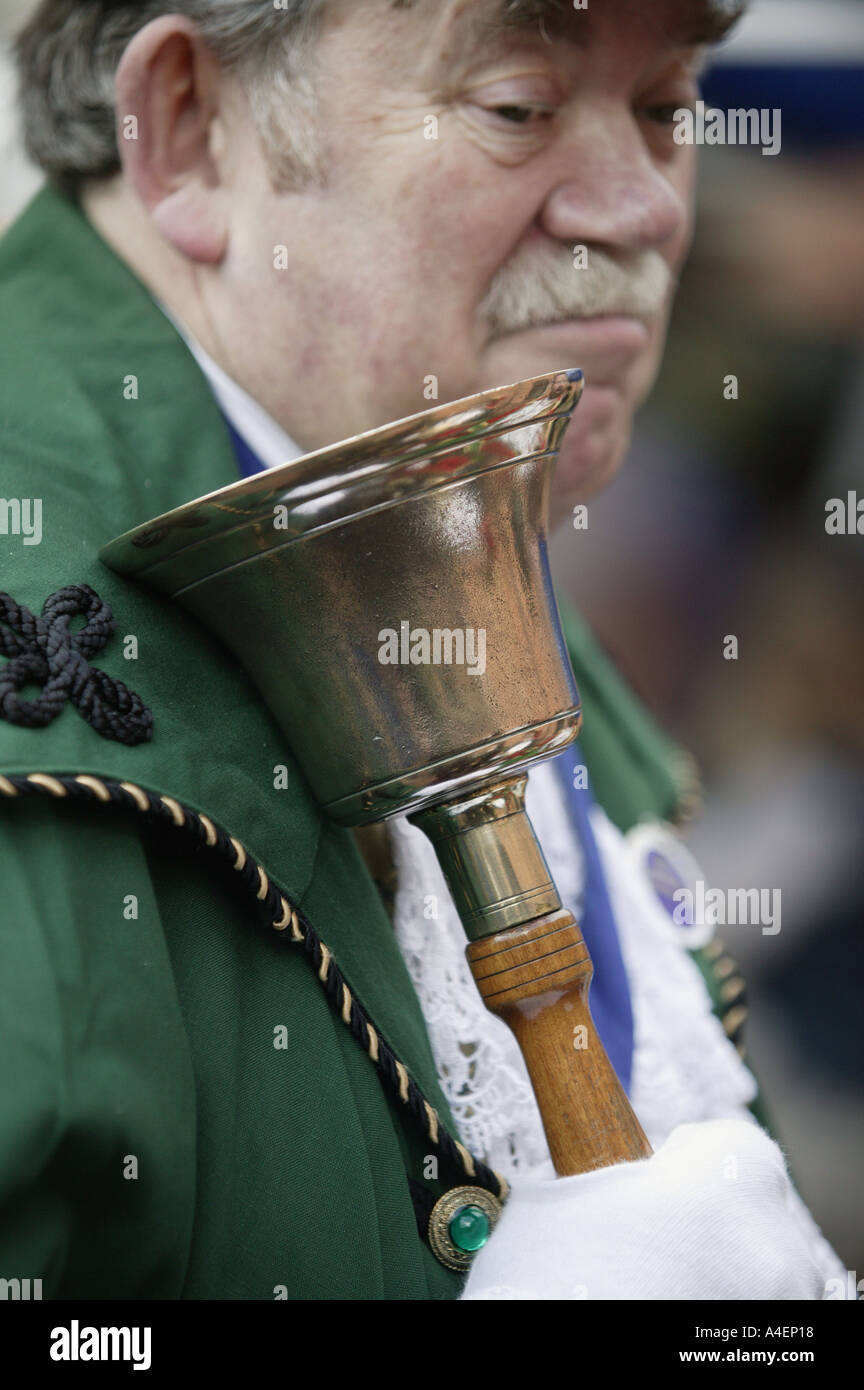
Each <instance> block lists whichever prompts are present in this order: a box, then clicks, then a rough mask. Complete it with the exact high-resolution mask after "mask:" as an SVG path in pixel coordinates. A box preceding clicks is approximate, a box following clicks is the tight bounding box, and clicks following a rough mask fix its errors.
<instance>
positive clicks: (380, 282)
mask: <svg viewBox="0 0 864 1390" xmlns="http://www.w3.org/2000/svg"><path fill="white" fill-rule="evenodd" d="M497 8H498V7H497V6H496V5H495V4H494V3H493V4H489V3H486V0H445V2H444V3H442V2H441V0H416V3H415V5H414V6H413V7H412V8H410V9H407V10H405V9H397V10H392V9H391V8H390V7H389V6H387V5H384V4H382V3H381V0H363V2H361V3H357V0H351V3H347V0H346V3H337V4H335V5H334V7H333V13H332V16H331V18H330V20H329V22H328V24H327V26H326V28H325V30H324V32H323V35H322V37H321V40H320V44H319V47H318V50H317V78H316V91H317V94H318V102H319V106H318V113H319V121H320V131H321V144H322V156H323V169H324V175H325V177H324V179H323V181H322V182H321V183H320V184H317V185H314V186H309V187H305V188H303V189H301V190H300V191H295V192H287V193H276V192H274V191H273V190H272V188H271V187H270V185H269V182H268V178H267V175H266V172H265V169H264V166H263V162H262V160H261V158H260V157H259V156H257V155H256V154H255V152H254V149H253V145H254V140H253V137H252V134H251V127H250V128H249V129H248V130H246V131H245V132H243V131H238V132H236V133H235V134H234V136H233V137H232V138H233V139H234V140H235V142H237V144H238V145H240V144H241V142H243V141H246V142H248V148H246V149H244V150H243V151H242V158H237V162H236V171H237V172H236V188H235V196H234V197H233V198H232V201H231V214H230V216H231V226H230V237H229V244H228V252H227V256H226V259H225V261H224V262H223V265H222V266H221V268H220V269H221V274H220V277H219V284H220V288H219V293H218V296H217V298H216V300H215V302H213V303H211V305H210V312H211V319H212V320H213V322H214V325H215V327H216V330H217V332H218V336H219V340H220V342H221V344H222V345H223V351H224V352H225V353H226V354H227V355H228V357H229V358H230V361H229V364H228V365H229V370H231V371H232V372H233V374H234V375H235V377H237V378H238V379H239V380H240V381H241V382H242V383H243V384H244V385H245V386H246V387H247V389H249V390H250V391H251V392H252V393H253V394H254V395H256V396H257V397H258V399H259V400H261V401H262V403H263V404H264V405H265V406H266V407H267V408H268V409H269V410H270V411H271V413H272V414H274V415H275V416H276V417H277V418H278V419H280V420H281V422H282V423H283V424H284V425H285V427H286V428H287V429H288V430H289V431H290V432H291V433H292V434H293V435H294V437H295V438H296V439H297V440H298V442H299V443H300V444H301V446H302V447H303V448H305V449H307V450H308V449H312V448H317V447H321V446H323V445H325V444H328V443H331V442H333V441H335V440H337V439H341V438H345V437H347V436H349V435H351V434H354V433H358V432H360V431H361V430H365V429H370V428H374V427H376V426H378V425H382V424H384V423H386V422H388V421H390V420H394V419H397V418H399V417H402V416H405V415H409V414H413V413H415V412H416V411H420V410H424V409H427V408H428V407H429V405H430V395H429V390H428V388H429V379H430V377H434V378H437V389H438V396H437V399H439V400H440V401H442V402H443V401H447V400H453V399H458V398H459V397H461V396H466V395H470V394H472V393H474V392H475V391H479V390H482V389H484V388H487V387H492V386H499V385H502V384H505V383H508V382H512V381H518V380H520V379H522V378H525V377H530V376H535V375H538V374H540V373H543V372H547V371H554V370H557V369H559V368H570V367H582V368H583V369H584V371H585V375H586V380H587V386H586V390H585V394H584V397H583V400H582V402H581V404H580V406H579V407H578V409H577V411H576V414H575V416H574V420H573V423H572V424H571V426H570V429H569V432H568V435H567V437H566V438H565V442H564V447H563V449H562V454H561V459H560V461H559V465H558V470H557V480H556V499H555V500H556V509H557V511H558V513H559V514H560V513H561V512H562V510H565V509H567V508H569V506H571V505H572V503H573V502H574V501H576V500H579V499H581V498H583V497H585V496H588V495H590V494H591V493H592V492H593V491H594V490H595V489H596V488H597V487H598V486H600V485H602V484H603V483H604V482H605V481H606V480H607V479H608V478H609V476H610V475H611V473H612V472H613V471H614V469H615V468H616V467H617V466H618V464H619V462H620V460H621V457H622V455H623V452H624V450H625V449H626V446H627V443H628V440H629V431H630V423H631V417H632V413H633V411H634V409H635V408H636V406H637V405H638V404H639V403H640V401H641V400H642V399H643V398H644V396H645V395H646V393H647V391H648V390H649V389H650V386H651V384H652V382H653V380H654V377H655V374H656V371H657V367H658V363H659V359H660V355H661V351H662V347H663V342H664V338H665V329H666V320H667V312H668V307H669V299H670V296H671V291H672V288H673V287H674V281H675V275H676V272H677V270H678V268H679V266H680V264H681V261H682V259H683V257H684V254H685V252H686V249H687V245H688V242H689V237H690V230H691V195H692V182H693V152H692V149H691V148H689V147H687V146H683V147H682V146H679V145H677V144H676V143H675V141H674V139H673V135H672V130H673V127H672V113H673V112H674V110H675V109H676V108H677V107H681V106H684V105H687V104H689V103H691V102H692V101H693V100H695V98H696V96H697V95H698V92H697V88H696V71H697V66H698V62H699V59H700V58H701V50H700V49H698V48H697V47H696V46H695V44H694V43H693V42H691V41H690V40H691V39H692V36H691V35H690V34H689V32H688V31H687V30H686V26H684V29H683V31H682V25H681V21H682V19H684V20H686V18H687V14H688V11H689V10H690V8H691V6H690V4H689V3H688V0H654V3H652V4H650V5H645V4H644V3H639V0H603V2H602V3H597V4H594V3H592V4H591V5H590V6H589V8H588V9H586V10H575V9H574V10H570V9H569V7H568V6H567V5H566V4H565V5H562V7H561V8H562V11H563V12H564V16H563V19H562V20H561V21H560V22H558V23H556V24H555V25H554V26H553V25H552V24H548V23H547V24H546V25H544V27H543V29H542V30H540V29H538V26H537V24H536V23H534V24H529V25H528V26H526V27H514V28H508V29H506V30H503V31H501V32H497V33H491V32H489V31H487V32H485V33H484V31H483V29H482V28H478V25H477V21H478V19H479V18H481V17H483V16H484V15H486V16H488V15H490V14H494V13H495V11H496V9H497ZM685 38H686V40H687V41H685ZM279 245H284V246H285V247H287V251H288V256H287V268H282V269H276V268H274V251H273V248H274V247H275V246H279ZM578 248H584V249H583V250H579V249H578ZM282 264H283V266H284V264H285V262H284V259H283V262H282ZM432 399H435V398H434V397H432Z"/></svg>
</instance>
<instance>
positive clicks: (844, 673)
mask: <svg viewBox="0 0 864 1390" xmlns="http://www.w3.org/2000/svg"><path fill="white" fill-rule="evenodd" d="M32 8H33V0H0V226H2V225H3V223H4V222H6V221H8V220H9V219H10V218H11V217H13V216H14V215H15V213H16V212H17V211H18V210H19V209H20V208H21V207H22V206H23V204H24V203H25V202H26V200H27V199H28V197H29V196H30V195H31V193H32V192H33V191H34V190H35V188H36V187H38V184H39V178H38V176H37V175H36V174H35V172H34V171H33V170H32V169H30V168H29V167H28V165H27V163H26V160H25V159H24V157H23V155H22V154H21V152H20V149H19V144H18V138H17V131H16V123H15V118H14V86H13V81H12V76H11V67H10V64H9V60H8V53H7V49H8V41H9V39H10V37H11V35H12V34H13V32H14V31H15V29H16V27H17V25H18V23H20V21H21V20H22V19H23V18H24V16H25V15H26V14H27V13H28V12H29V11H30V10H31V9H32ZM704 96H705V99H706V101H707V102H708V104H709V105H713V106H718V107H722V108H726V109H728V108H738V107H744V108H749V107H757V108H763V107H767V108H771V109H773V108H775V107H779V108H780V109H781V110H782V122H783V124H782V151H781V153H780V154H779V155H777V156H776V157H764V156H763V155H762V154H761V151H760V150H759V148H752V147H751V148H733V147H728V146H727V147H723V146H715V147H709V148H705V149H703V151H702V171H701V189H700V206H699V222H698V232H697V237H696V242H695V246H694V250H693V254H692V257H691V259H690V262H689V265H688V268H687V271H686V273H685V276H684V279H683V281H682V285H681V290H680V293H679V296H678V302H677V307H676V312H675V317H674V320H673V325H672V333H671V337H670V343H669V350H668V353H667V357H666V362H665V366H664V370H663V373H662V376H661V379H660V382H659V385H658V388H657V390H656V391H655V393H654V395H653V396H652V399H651V401H650V404H649V405H648V406H647V407H646V408H645V410H644V411H643V412H642V414H641V416H640V419H639V420H638V422H637V429H636V435H635V443H634V447H633V449H632V451H631V455H630V458H629V461H628V465H627V467H626V469H625V470H624V471H623V473H622V474H621V476H620V477H619V478H618V480H617V481H616V482H615V483H614V484H613V485H612V487H610V488H609V490H608V491H607V492H606V493H605V494H604V495H603V496H602V497H601V498H598V499H596V500H595V501H593V502H592V503H591V505H590V508H589V526H588V530H587V531H582V530H580V531H575V530H569V531H568V530H563V531H562V532H561V533H559V535H558V536H557V538H556V541H555V543H554V546H553V563H554V565H555V569H556V575H557V579H558V583H559V585H560V586H561V588H562V589H563V590H564V591H565V592H566V593H568V594H569V595H570V596H571V598H572V599H573V600H574V602H575V603H576V605H577V606H578V607H579V609H580V610H581V611H582V613H583V614H584V615H585V616H586V617H587V618H588V619H589V621H590V622H591V623H592V625H593V626H594V628H595V631H596V632H597V634H598V635H599V637H600V639H601V641H602V642H603V643H604V645H605V646H606V647H607V649H608V650H609V651H610V652H611V653H612V655H613V656H614V658H615V660H616V661H617V663H618V665H619V666H620V667H621V669H622V670H623V671H624V673H625V674H626V675H627V676H628V677H629V679H630V681H631V682H632V684H633V685H634V686H635V688H636V689H637V690H638V691H639V693H640V694H641V695H642V697H643V698H644V700H645V701H646V703H647V704H648V706H649V707H650V708H651V709H652V711H653V712H654V714H655V715H656V717H657V718H658V719H659V721H660V722H661V723H662V724H663V725H664V726H665V727H666V728H667V729H668V730H669V731H670V732H671V733H672V734H673V735H674V736H676V737H677V738H678V740H679V741H680V742H681V743H682V744H683V745H684V746H685V747H686V748H687V749H688V750H689V751H690V752H691V753H692V754H693V755H694V757H695V758H696V760H697V762H698V764H699V766H700V769H701V774H702V782H703V792H704V806H703V809H702V811H701V813H700V815H699V816H698V818H697V819H696V821H695V822H694V823H693V824H692V825H691V826H690V828H689V832H688V839H689V843H690V846H691V848H692V849H693V850H694V852H695V854H696V856H697V858H698V859H699V860H700V861H701V864H702V866H703V869H704V871H705V877H706V880H707V881H708V882H709V883H711V884H713V885H715V886H717V887H721V888H736V887H744V888H753V887H762V888H769V889H778V888H779V889H780V890H781V892H782V930H781V932H780V933H779V935H776V936H765V935H763V934H762V932H761V930H760V928H759V927H754V926H740V927H726V928H724V929H723V930H722V933H721V934H722V936H723V938H724V940H725V942H726V944H727V946H728V948H729V950H730V952H731V953H732V955H734V956H736V957H737V959H738V960H739V961H740V963H741V965H742V967H743V969H744V973H745V976H746V978H747V980H748V984H749V989H750V1021H749V1034H748V1039H749V1050H750V1060H751V1062H752V1064H753V1066H754V1068H755V1070H756V1072H757V1074H758V1076H759V1078H760V1081H761V1083H762V1087H763V1092H764V1094H765V1097H766V1099H767V1102H768V1106H769V1109H770V1111H771V1114H772V1116H773V1121H774V1126H775V1130H776V1132H777V1135H778V1137H779V1138H780V1140H781V1142H782V1143H783V1144H784V1145H785V1146H786V1147H787V1148H788V1149H789V1151H790V1153H791V1155H792V1167H793V1172H794V1174H795V1177H796V1179H797V1182H798V1185H799V1188H800V1190H801V1192H802V1194H803V1196H804V1198H805V1200H806V1201H807V1202H808V1204H809V1205H810V1207H811V1210H812V1211H813V1213H814V1216H815V1217H816V1219H817V1220H818V1221H819V1223H820V1224H821V1225H822V1227H823V1230H824V1231H825V1234H826V1235H827V1236H828V1238H829V1239H830V1240H831V1241H832V1243H833V1244H834V1246H835V1248H836V1250H837V1251H838V1253H839V1255H840V1257H841V1259H842V1260H844V1261H845V1262H846V1264H847V1266H848V1268H849V1269H850V1270H856V1271H857V1272H858V1274H857V1277H858V1278H864V1202H862V1200H861V1197H862V1179H861V1154H862V1151H864V1104H862V1087H864V1082H862V1067H861V1062H860V1057H861V1051H862V1048H861V1041H862V1034H861V1027H860V1017H861V1013H862V1011H864V943H862V940H861V934H862V933H864V873H862V865H864V645H862V640H861V634H862V630H864V622H862V619H864V583H862V579H864V534H862V536H856V535H828V534H827V533H826V527H825V522H826V502H827V501H828V500H829V499H831V498H843V499H846V497H847V494H848V493H849V492H850V491H851V492H856V491H857V494H858V495H859V496H860V497H861V499H862V500H864V453H862V445H864V0H755V3H754V4H753V8H752V12H751V14H750V16H749V17H748V18H747V19H746V20H745V21H744V23H743V24H742V25H741V26H740V28H739V29H738V31H737V32H736V35H735V36H734V37H733V38H732V40H731V41H730V42H728V43H727V44H726V45H725V46H724V47H723V49H721V51H720V53H719V54H718V56H717V60H716V62H715V64H714V66H713V68H712V70H711V72H710V73H709V75H708V78H707V80H706V83H705V89H704ZM731 375H734V376H736V377H737V379H738V399H737V400H726V399H724V381H725V379H726V378H727V377H729V376H731ZM862 531H864V516H862ZM730 635H734V636H736V637H737V638H738V642H739V657H738V660H737V661H727V660H724V656H723V652H724V639H725V638H726V637H727V636H730Z"/></svg>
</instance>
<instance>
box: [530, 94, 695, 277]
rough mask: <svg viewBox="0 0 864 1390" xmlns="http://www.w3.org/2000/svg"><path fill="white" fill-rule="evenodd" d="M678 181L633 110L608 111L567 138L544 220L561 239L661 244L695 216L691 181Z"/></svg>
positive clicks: (622, 247) (611, 246)
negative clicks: (691, 214) (659, 158)
mask: <svg viewBox="0 0 864 1390" xmlns="http://www.w3.org/2000/svg"><path fill="white" fill-rule="evenodd" d="M680 181H681V180H680V169H679V175H678V179H677V181H676V183H680ZM676 183H673V182H672V181H671V178H670V172H669V169H668V168H667V167H665V166H664V165H663V164H662V163H658V162H657V160H656V157H655V156H654V155H653V154H652V152H651V150H650V148H649V147H648V146H647V145H646V141H645V135H644V132H643V131H642V130H641V129H640V126H639V123H638V121H637V120H636V119H635V117H633V116H630V115H629V113H620V112H619V113H617V114H616V115H615V116H614V118H613V117H612V115H611V113H610V114H609V115H608V116H607V118H606V119H598V120H596V121H592V122H591V125H590V126H586V125H584V124H582V125H581V126H580V128H579V129H578V130H574V131H573V133H572V136H571V137H570V138H568V140H567V141H566V143H562V147H561V157H560V163H559V164H558V165H557V167H556V168H555V169H554V170H553V182H552V184H551V186H550V191H549V194H548V197H547V199H546V202H545V204H544V207H543V211H542V214H541V218H540V225H541V226H542V228H543V230H544V231H545V232H547V233H548V235H549V236H551V237H555V238H557V239H559V240H561V241H567V242H579V243H585V244H589V245H591V244H593V245H599V246H603V247H605V248H606V249H608V250H619V251H644V250H657V251H662V250H663V249H664V247H666V246H668V245H669V244H670V243H671V244H674V243H676V242H677V241H678V240H679V239H680V237H681V236H682V235H683V234H684V233H685V230H686V228H687V225H688V221H689V188H688V189H687V190H684V191H682V189H681V188H679V187H678V186H676ZM687 183H688V185H689V178H688V180H687Z"/></svg>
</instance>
